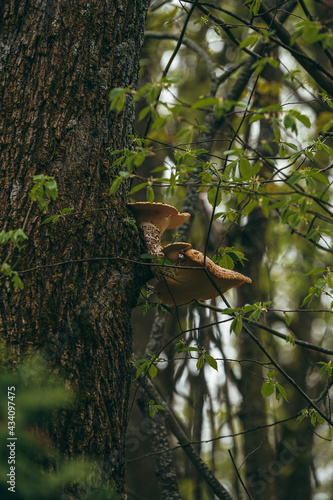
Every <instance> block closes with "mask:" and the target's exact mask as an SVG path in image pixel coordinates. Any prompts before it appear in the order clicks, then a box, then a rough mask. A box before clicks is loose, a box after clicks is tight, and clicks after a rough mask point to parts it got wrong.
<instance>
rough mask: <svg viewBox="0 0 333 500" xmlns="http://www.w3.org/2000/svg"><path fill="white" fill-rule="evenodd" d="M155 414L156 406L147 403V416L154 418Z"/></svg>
mask: <svg viewBox="0 0 333 500" xmlns="http://www.w3.org/2000/svg"><path fill="white" fill-rule="evenodd" d="M155 415H156V408H155V407H154V406H152V405H149V416H150V417H151V418H155Z"/></svg>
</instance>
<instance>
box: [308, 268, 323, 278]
mask: <svg viewBox="0 0 333 500" xmlns="http://www.w3.org/2000/svg"><path fill="white" fill-rule="evenodd" d="M325 271H326V269H325V268H324V267H317V268H316V269H312V271H309V272H308V273H306V274H305V276H308V275H309V274H322V273H324V272H325Z"/></svg>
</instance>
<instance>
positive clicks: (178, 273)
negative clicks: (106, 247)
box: [128, 202, 252, 306]
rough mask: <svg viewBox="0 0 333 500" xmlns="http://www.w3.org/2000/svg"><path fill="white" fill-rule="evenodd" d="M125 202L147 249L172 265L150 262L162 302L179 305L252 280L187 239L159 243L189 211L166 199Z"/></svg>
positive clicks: (155, 289)
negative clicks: (193, 246) (209, 256)
mask: <svg viewBox="0 0 333 500" xmlns="http://www.w3.org/2000/svg"><path fill="white" fill-rule="evenodd" d="M128 206H129V208H130V209H131V210H132V211H133V213H134V216H135V218H136V221H137V223H138V225H139V226H140V227H141V229H142V230H143V234H144V239H145V242H146V246H147V250H148V252H149V253H150V254H151V255H154V256H156V257H160V258H165V259H167V260H168V261H169V262H171V263H172V266H170V265H169V266H163V264H162V265H161V266H152V272H153V274H154V275H155V277H156V278H157V279H158V281H157V282H156V283H155V285H154V291H155V293H156V295H157V297H158V298H159V299H160V300H161V302H163V303H165V304H170V305H175V306H181V305H184V304H190V303H191V302H193V301H194V300H207V299H212V298H214V297H217V296H218V295H220V294H221V293H224V292H226V291H227V290H229V289H230V288H234V287H237V286H240V285H242V284H243V283H252V280H251V279H250V278H248V277H247V276H243V275H242V274H240V273H237V272H235V271H231V270H229V269H224V268H223V267H220V266H218V265H217V264H215V263H214V262H213V261H212V260H210V259H209V258H208V257H206V256H205V255H204V254H203V253H201V252H199V251H198V250H194V249H193V248H192V245H190V243H183V242H175V243H171V244H169V245H166V246H164V247H163V246H162V243H161V237H162V234H163V233H164V231H165V230H166V229H174V228H176V227H178V226H181V225H182V224H184V222H186V221H187V220H188V219H189V218H190V214H188V213H180V212H178V210H177V209H176V208H175V207H173V206H171V205H166V204H165V203H149V202H137V203H129V204H128Z"/></svg>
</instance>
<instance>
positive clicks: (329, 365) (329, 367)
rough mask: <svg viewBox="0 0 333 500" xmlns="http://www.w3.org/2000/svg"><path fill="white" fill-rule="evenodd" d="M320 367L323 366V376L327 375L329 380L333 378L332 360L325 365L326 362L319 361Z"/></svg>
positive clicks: (321, 370)
mask: <svg viewBox="0 0 333 500" xmlns="http://www.w3.org/2000/svg"><path fill="white" fill-rule="evenodd" d="M318 365H323V366H322V367H321V368H320V373H321V374H322V375H327V377H328V378H330V377H332V373H333V366H332V361H331V360H330V361H329V362H328V363H325V361H319V362H318Z"/></svg>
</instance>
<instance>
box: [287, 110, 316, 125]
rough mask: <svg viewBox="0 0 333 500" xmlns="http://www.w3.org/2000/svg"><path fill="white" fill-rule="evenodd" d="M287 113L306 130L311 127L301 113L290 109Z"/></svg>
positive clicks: (307, 119) (306, 117)
mask: <svg viewBox="0 0 333 500" xmlns="http://www.w3.org/2000/svg"><path fill="white" fill-rule="evenodd" d="M288 113H289V115H292V116H294V117H295V118H296V120H298V121H300V122H301V123H303V125H305V127H307V128H310V127H311V121H310V118H309V117H308V116H307V115H303V114H302V113H300V112H299V111H297V110H296V109H291V110H290V111H289V112H288Z"/></svg>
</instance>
